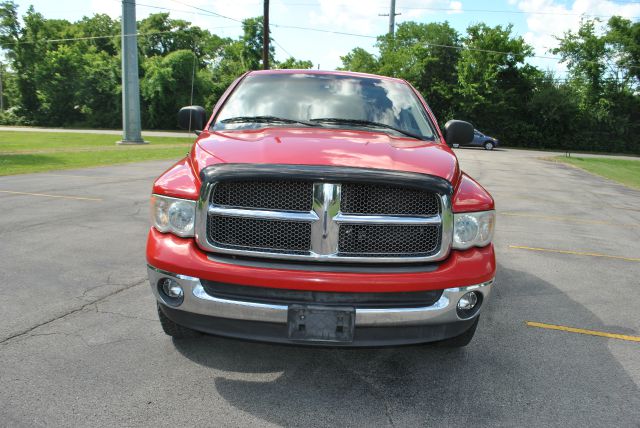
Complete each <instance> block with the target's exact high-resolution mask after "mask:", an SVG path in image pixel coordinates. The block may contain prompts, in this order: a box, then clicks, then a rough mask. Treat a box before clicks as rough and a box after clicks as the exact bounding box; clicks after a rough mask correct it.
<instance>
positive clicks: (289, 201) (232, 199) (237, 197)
mask: <svg viewBox="0 0 640 428" xmlns="http://www.w3.org/2000/svg"><path fill="white" fill-rule="evenodd" d="M211 202H213V203H214V204H216V205H220V206H226V207H239V208H259V209H266V210H285V211H311V205H312V204H313V183H311V182H305V181H284V180H282V181H231V182H222V183H220V184H218V185H217V186H216V187H215V190H214V192H213V195H212V196H211Z"/></svg>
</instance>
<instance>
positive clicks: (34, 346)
mask: <svg viewBox="0 0 640 428" xmlns="http://www.w3.org/2000/svg"><path fill="white" fill-rule="evenodd" d="M457 154H458V156H459V158H460V160H461V164H462V167H463V169H464V170H466V171H468V172H469V173H470V174H471V175H472V176H474V177H475V178H476V179H478V181H480V182H481V183H482V184H483V185H484V186H485V187H486V188H487V189H488V190H489V191H490V192H491V193H492V194H493V195H494V197H495V199H496V202H497V210H498V228H497V234H496V239H495V245H496V250H497V257H498V264H499V269H498V274H497V286H496V287H495V288H494V291H493V294H492V298H491V300H490V302H489V304H488V305H487V306H486V307H485V308H484V312H483V315H482V318H481V320H480V325H479V328H478V332H477V333H476V336H475V338H474V340H473V342H472V343H471V344H470V345H469V346H468V347H467V348H465V349H461V350H449V349H442V348H438V347H433V346H412V347H402V348H390V349H358V350H345V349H317V348H296V347H285V346H280V345H270V344H262V343H250V342H243V341H236V340H230V339H223V338H216V337H204V338H202V339H198V340H190V341H180V342H173V341H172V340H171V339H170V338H169V337H167V336H165V335H164V333H162V330H161V328H160V324H159V323H158V321H157V316H156V314H155V305H154V300H153V297H152V295H151V292H150V290H149V285H148V284H147V280H146V268H145V256H144V247H145V237H146V232H147V228H148V195H149V192H150V188H151V182H152V179H153V178H154V177H155V176H157V175H159V174H160V173H161V172H162V171H163V170H164V169H165V168H166V167H168V166H169V165H170V164H171V163H172V162H147V163H143V164H131V165H125V166H114V167H101V168H92V169H84V170H73V171H61V172H52V173H42V174H32V175H21V176H9V177H0V206H1V207H2V210H0V239H1V241H0V242H1V244H0V425H2V426H12V427H15V426H40V425H47V426H70V425H71V426H114V425H125V426H139V425H145V426H146V425H158V426H182V425H192V426H241V425H249V424H250V425H260V426H267V425H296V426H301V425H304V426H316V425H337V426H389V425H396V426H405V425H421V426H443V425H446V426H463V425H467V426H477V425H491V426H534V425H535V426H559V425H562V426H621V427H622V426H625V427H628V426H632V427H638V426H640V342H638V341H634V337H635V338H637V337H638V336H640V316H639V314H640V309H639V308H640V191H636V190H631V189H628V188H626V187H624V186H621V185H618V184H616V183H613V182H611V181H608V180H605V179H602V178H599V177H596V176H592V175H589V174H587V173H585V172H582V171H580V170H577V169H574V168H571V167H567V166H563V165H560V164H555V163H551V162H547V161H543V160H540V159H539V157H540V156H545V155H546V154H542V153H536V152H528V151H519V150H518V151H516V150H496V151H493V152H486V151H483V150H474V149H460V150H457ZM527 322H530V323H543V324H551V325H557V326H564V327H571V328H575V329H577V330H575V331H573V332H567V331H562V330H554V329H548V328H540V327H539V326H535V325H537V324H532V325H528V324H527ZM542 326H543V327H544V325H542ZM589 331H591V332H596V333H600V332H602V333H612V334H620V335H625V336H622V337H621V338H611V337H604V336H594V335H591V334H583V333H589Z"/></svg>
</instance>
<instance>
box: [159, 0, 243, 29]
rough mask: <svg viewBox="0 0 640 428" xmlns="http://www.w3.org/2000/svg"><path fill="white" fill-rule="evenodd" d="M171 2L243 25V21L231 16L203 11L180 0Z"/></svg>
mask: <svg viewBox="0 0 640 428" xmlns="http://www.w3.org/2000/svg"><path fill="white" fill-rule="evenodd" d="M171 1H172V2H174V3H178V4H181V5H183V6H187V7H190V8H192V9H195V10H199V11H201V12H206V13H208V14H211V15H214V16H218V17H220V18H225V19H230V20H232V21H235V22H239V23H241V24H242V21H241V20H239V19H235V18H232V17H230V16H226V15H222V14H220V13H217V12H212V11H210V10H207V9H203V8H201V7H198V6H192V5H190V4H188V3H184V2H181V1H180V0H171Z"/></svg>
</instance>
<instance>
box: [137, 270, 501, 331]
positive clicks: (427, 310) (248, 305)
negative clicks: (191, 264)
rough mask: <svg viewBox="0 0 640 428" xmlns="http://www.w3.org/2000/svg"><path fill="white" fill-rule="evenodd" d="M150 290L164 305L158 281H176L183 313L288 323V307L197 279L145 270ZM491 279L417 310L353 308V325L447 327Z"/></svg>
mask: <svg viewBox="0 0 640 428" xmlns="http://www.w3.org/2000/svg"><path fill="white" fill-rule="evenodd" d="M147 272H148V274H149V282H150V284H151V290H152V291H153V294H154V295H155V296H156V299H158V301H159V302H160V303H163V304H165V305H167V302H166V301H165V300H164V299H163V297H162V295H161V294H160V293H159V292H158V287H157V284H158V281H159V280H160V279H162V278H167V277H170V278H173V279H175V280H176V281H177V282H178V283H179V284H180V285H181V286H182V288H183V290H184V301H183V302H182V304H180V306H171V305H169V306H171V307H172V308H173V309H178V310H182V311H185V312H190V313H195V314H200V315H208V316H214V317H219V318H229V319H237V320H246V321H261V322H269V323H277V324H286V323H287V314H288V310H289V307H288V306H287V305H271V304H265V303H255V302H245V301H239V300H228V299H220V298H217V297H213V296H211V295H209V294H207V293H206V292H205V290H204V287H202V284H201V283H200V280H199V279H198V278H194V277H191V276H185V275H180V274H175V273H171V272H165V271H162V270H159V269H156V268H154V267H152V266H148V267H147ZM492 285H493V279H492V280H490V281H487V282H483V283H481V284H476V285H470V286H465V287H456V288H446V289H444V292H443V293H442V297H440V299H439V300H438V301H437V302H435V303H434V304H433V305H431V306H424V307H417V308H383V309H377V308H376V309H359V308H358V309H356V319H355V324H356V326H368V327H376V326H380V327H383V326H403V325H429V324H431V325H433V324H449V323H455V322H457V321H465V320H468V319H470V318H473V317H476V316H478V314H479V311H478V312H476V313H475V314H474V315H473V316H472V317H470V318H460V317H459V316H458V313H457V310H456V305H457V303H458V300H460V297H462V295H464V294H465V293H466V292H468V291H472V290H475V291H477V292H479V293H481V294H482V302H483V304H484V303H486V301H487V298H488V297H489V293H490V292H491V286H492Z"/></svg>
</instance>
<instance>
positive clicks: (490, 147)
mask: <svg viewBox="0 0 640 428" xmlns="http://www.w3.org/2000/svg"><path fill="white" fill-rule="evenodd" d="M493 147H494V146H493V143H492V142H491V141H487V142H486V143H484V149H485V150H493Z"/></svg>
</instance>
